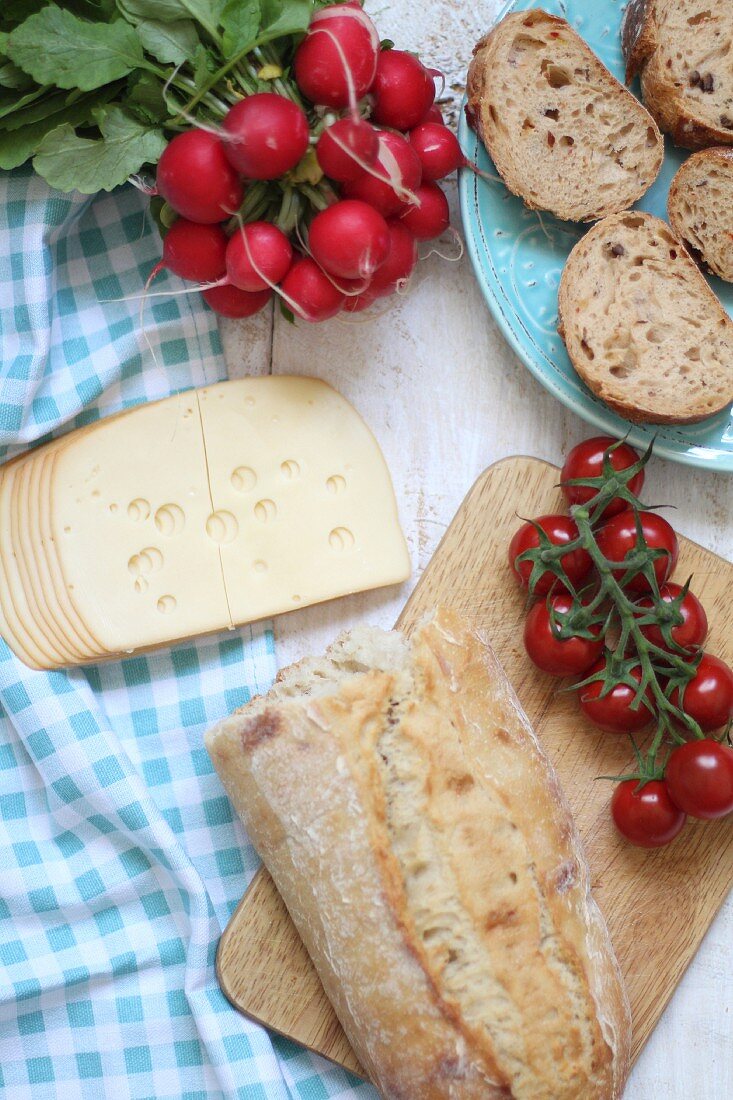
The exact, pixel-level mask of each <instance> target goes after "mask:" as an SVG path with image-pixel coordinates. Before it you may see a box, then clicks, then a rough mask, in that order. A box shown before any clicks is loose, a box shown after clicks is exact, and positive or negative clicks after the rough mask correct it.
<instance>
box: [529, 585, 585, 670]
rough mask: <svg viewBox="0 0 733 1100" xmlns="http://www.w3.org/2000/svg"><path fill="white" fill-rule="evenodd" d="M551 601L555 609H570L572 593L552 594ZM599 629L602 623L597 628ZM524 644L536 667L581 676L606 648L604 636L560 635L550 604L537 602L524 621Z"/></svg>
mask: <svg viewBox="0 0 733 1100" xmlns="http://www.w3.org/2000/svg"><path fill="white" fill-rule="evenodd" d="M550 603H551V605H552V607H553V608H554V610H555V611H569V610H570V608H571V607H572V605H573V600H572V597H571V596H569V595H568V594H567V593H565V592H561V593H558V595H556V596H552V598H551V600H550ZM594 632H595V633H596V634H598V633H600V626H599V627H598V628H597V629H595V628H594ZM524 646H525V649H526V650H527V653H528V654H529V658H530V660H531V661H533V662H534V663H535V664H536V665H537V668H541V669H542V671H543V672H549V674H550V675H551V676H580V674H581V673H583V672H585V671H586V669H589V668H590V666H591V665H592V664H593V663H594V661H597V660H598V658H599V657H600V655H601V652H602V650H603V639H602V638H599V639H598V641H592V640H591V639H590V638H578V637H572V638H567V639H560V638H558V637H557V636H556V634H555V632H554V631H553V629H552V621H551V619H550V612H549V610H548V608H547V604H546V603H545V602H544V601H540V602H539V603H536V604H535V605H534V607H533V608H532V609H531V611H530V613H529V615H528V616H527V622H526V623H525V625H524Z"/></svg>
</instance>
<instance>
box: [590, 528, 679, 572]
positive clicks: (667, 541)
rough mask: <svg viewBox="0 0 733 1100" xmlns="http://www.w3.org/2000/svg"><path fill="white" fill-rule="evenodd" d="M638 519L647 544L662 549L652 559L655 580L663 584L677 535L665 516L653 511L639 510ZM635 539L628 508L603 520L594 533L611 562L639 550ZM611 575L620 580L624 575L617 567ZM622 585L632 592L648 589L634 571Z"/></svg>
mask: <svg viewBox="0 0 733 1100" xmlns="http://www.w3.org/2000/svg"><path fill="white" fill-rule="evenodd" d="M639 519H640V520H641V529H642V532H643V535H644V540H645V541H646V544H647V546H648V547H650V549H652V550H664V551H665V553H664V554H662V555H660V556H659V557H658V558H657V559H656V560H655V562H654V572H655V574H656V577H657V583H658V584H660V585H661V584H664V582H665V581H666V580H667V577H669V575H670V573H671V572H672V570H673V569H674V567H675V565H676V564H677V556H678V554H679V543H678V542H677V536H676V535H675V533H674V531H673V529H672V527H671V526H670V524H669V523H667V521H666V519H664V518H663V517H662V516H658V515H657V513H656V512H640V513H639ZM637 540H638V534H637V530H636V520H635V519H634V513H633V512H632V511H631V509H630V508H627V509H626V511H624V512H619V514H618V515H616V516H613V517H612V518H611V519H609V520H608V522H607V523H604V524H603V526H602V527H601V528H600V529H599V531H598V534H597V536H596V541H597V543H598V546H599V547H600V550H601V553H602V554H603V555H604V556H605V557H606V558H608V560H609V561H612V562H623V561H624V559H625V557H626V555H627V554H628V553H630V552H633V551H635V550H637V549H639V548H640V547H639V544H638V542H637ZM614 575H615V577H616V579H617V580H621V579H622V577H623V576H624V571H623V569H619V570H617V571H616V572H615V574H614ZM626 587H627V588H629V589H630V590H631V591H632V592H648V591H649V582H648V580H647V579H646V577H645V576H644V574H643V573H638V574H637V575H636V576H635V577H632V578H631V579H630V580H629V582H628V584H627V585H626Z"/></svg>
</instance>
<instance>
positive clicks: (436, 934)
mask: <svg viewBox="0 0 733 1100" xmlns="http://www.w3.org/2000/svg"><path fill="white" fill-rule="evenodd" d="M278 679H279V682H278V683H277V684H276V686H275V687H274V688H273V690H272V691H271V692H270V693H269V694H268V695H267V696H265V697H264V698H258V699H255V700H253V701H252V702H251V703H250V704H248V705H247V706H245V707H243V708H242V709H241V711H239V712H238V713H237V714H236V715H234V716H232V717H231V718H229V719H227V720H225V721H224V722H222V723H221V724H220V725H218V726H217V727H216V728H215V729H213V730H212V731H211V732H210V733H209V734H208V736H207V740H206V744H207V747H208V750H209V752H210V754H211V758H212V760H213V762H214V765H215V767H216V769H217V771H218V773H219V775H220V776H221V779H222V781H223V783H224V785H225V787H226V789H227V791H228V792H229V795H230V797H231V798H232V800H233V802H234V805H235V807H236V809H237V811H238V812H239V814H240V816H241V817H242V820H243V821H244V824H245V826H246V828H247V830H248V832H249V835H250V837H251V838H252V840H253V842H254V844H255V846H256V847H257V850H258V851H259V853H260V855H261V856H262V858H263V860H264V862H265V864H266V865H267V867H268V869H269V871H270V873H271V874H272V876H273V878H274V880H275V883H276V885H277V887H278V889H279V890H280V893H281V894H282V896H283V899H284V901H285V903H286V905H287V907H288V910H289V912H290V915H291V916H292V918H293V920H294V922H295V925H296V927H297V928H298V931H299V932H300V935H301V936H302V938H303V941H304V943H305V945H306V947H307V949H308V951H309V953H310V955H311V958H312V959H313V962H314V963H315V965H316V968H317V969H318V973H319V975H320V977H321V980H322V981H323V984H324V987H325V989H326V992H327V994H328V996H329V998H330V999H331V1001H332V1003H333V1006H334V1009H335V1010H336V1013H337V1015H338V1017H339V1019H340V1021H341V1023H342V1025H343V1027H344V1030H345V1032H346V1034H347V1036H348V1038H349V1041H350V1042H351V1044H352V1046H353V1048H354V1050H355V1051H356V1053H357V1055H358V1057H359V1060H360V1061H361V1064H362V1065H363V1066H364V1068H365V1069H366V1070H367V1072H368V1073H369V1075H370V1077H371V1078H372V1080H373V1081H374V1082H375V1084H376V1085H377V1088H378V1089H379V1090H380V1093H381V1095H382V1097H384V1098H385V1100H508V1098H510V1097H513V1098H515V1100H571V1098H572V1100H591V1098H593V1100H610V1098H613V1097H619V1096H620V1095H621V1092H622V1089H623V1084H624V1080H625V1077H626V1073H627V1068H628V1059H629V1040H630V1020H629V1011H628V1005H627V1002H626V997H625V993H624V989H623V984H622V981H621V977H620V974H619V971H618V967H617V964H616V962H615V959H614V956H613V952H612V949H611V945H610V942H609V939H608V934H607V931H606V928H605V925H604V922H603V919H602V917H601V915H600V913H599V911H598V909H597V907H596V905H595V903H594V901H593V899H592V897H591V894H590V891H589V874H588V868H587V866H586V863H585V859H584V857H583V853H582V850H581V846H580V843H579V839H578V836H577V833H576V830H575V827H574V824H573V821H572V818H571V816H570V812H569V810H568V807H567V805H566V803H565V801H564V798H563V795H562V793H561V791H560V789H559V786H558V782H557V778H556V776H555V773H554V771H553V769H552V767H551V765H550V764H549V762H548V760H547V758H546V757H545V756H544V754H543V752H542V750H541V749H540V747H539V745H538V743H537V741H536V739H535V737H534V734H533V733H532V730H531V728H530V727H529V725H528V723H527V720H526V718H525V717H524V715H523V714H522V712H521V710H520V709H519V705H518V703H517V700H516V698H515V697H514V695H513V693H512V691H511V688H510V687H509V685H508V683H507V681H506V678H505V677H504V674H503V672H502V670H501V667H500V666H499V664H498V662H497V660H496V658H495V656H494V655H493V652H492V651H491V649H490V647H489V645H488V644H487V642H486V640H485V638H484V637H483V636H482V635H480V634H479V633H477V632H474V631H473V630H471V629H469V628H468V626H467V625H466V624H465V623H464V622H462V621H461V620H460V619H459V618H458V617H457V616H455V615H454V614H453V613H449V612H447V611H438V612H436V614H435V616H434V617H432V618H431V620H430V621H426V622H425V623H423V624H422V625H421V626H419V627H418V629H417V632H416V633H415V635H414V636H413V638H412V641H411V642H408V640H407V639H406V638H405V637H404V636H403V635H401V634H399V633H384V632H382V631H379V630H371V629H369V628H359V629H357V630H354V631H353V632H352V633H351V634H350V635H349V634H346V635H344V636H343V637H342V638H341V639H339V641H338V642H337V643H336V644H335V645H333V646H332V647H331V648H330V650H329V651H328V653H327V655H326V657H325V658H323V659H320V660H309V661H304V662H301V663H300V664H299V665H295V666H294V667H293V668H290V669H287V670H286V671H285V672H284V673H281V674H280V677H279V678H278Z"/></svg>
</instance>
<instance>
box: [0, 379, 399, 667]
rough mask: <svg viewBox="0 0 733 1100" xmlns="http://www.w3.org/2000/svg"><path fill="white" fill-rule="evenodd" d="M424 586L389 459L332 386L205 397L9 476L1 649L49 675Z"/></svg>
mask: <svg viewBox="0 0 733 1100" xmlns="http://www.w3.org/2000/svg"><path fill="white" fill-rule="evenodd" d="M409 571H410V563H409V558H408V554H407V548H406V545H405V541H404V537H403V535H402V532H401V530H400V527H399V522H398V518H397V509H396V503H395V498H394V492H393V489H392V484H391V481H390V477H389V472H388V470H387V468H386V465H385V463H384V459H383V457H382V454H381V452H380V450H379V447H378V445H377V443H376V441H375V440H374V438H373V436H372V435H371V433H370V432H369V430H368V428H367V427H366V425H365V424H364V423H363V421H362V420H361V418H360V417H359V416H358V415H357V413H356V412H355V411H354V409H353V408H352V407H351V406H350V405H349V404H348V402H346V401H345V400H344V398H342V397H341V396H340V395H339V394H338V393H336V392H335V391H334V390H332V389H331V388H330V387H329V386H327V385H325V383H322V382H318V381H316V380H314V379H309V378H272V377H269V378H254V379H243V380H241V381H237V382H227V383H221V384H219V385H216V386H211V387H208V388H206V389H203V390H200V391H189V392H187V393H183V394H179V395H177V396H175V397H172V398H168V399H166V400H164V401H160V402H157V403H155V404H152V405H143V406H139V407H137V408H135V409H132V410H127V411H126V412H124V413H121V414H118V415H117V416H114V417H110V418H107V419H105V420H102V421H99V422H98V423H96V424H93V425H90V426H88V427H86V428H83V429H81V430H80V431H77V432H72V433H70V434H69V435H67V436H64V437H62V438H60V439H58V440H55V441H54V442H53V443H50V444H48V445H46V446H45V447H43V448H39V449H38V450H37V451H34V452H32V453H29V454H28V455H25V456H23V458H22V459H20V460H17V461H14V462H12V463H9V464H8V465H7V466H5V467H4V468H2V470H0V632H2V634H3V636H4V637H5V638H6V640H7V641H8V643H9V644H10V646H11V647H12V648H13V649H14V651H15V652H16V653H17V654H18V656H19V657H20V658H21V659H22V660H24V661H25V662H26V664H29V665H30V666H31V667H34V668H58V667H65V666H68V665H71V664H80V663H84V662H88V661H93V660H99V659H103V658H106V657H110V656H114V655H119V654H123V653H128V652H132V651H133V650H137V649H144V648H149V647H151V646H155V645H159V644H163V643H166V642H173V641H177V640H180V639H183V638H188V637H192V636H195V635H197V634H202V633H207V632H210V631H214V630H222V629H226V628H231V627H232V626H234V625H235V624H238V623H244V622H250V621H252V620H254V619H258V618H262V617H265V616H269V615H273V614H277V613H279V612H281V611H288V610H291V609H293V608H296V607H301V606H304V605H305V604H309V603H315V602H318V601H320V600H326V599H330V598H333V597H335V596H341V595H344V594H346V593H349V592H355V591H360V590H363V589H366V588H374V587H379V586H381V585H386V584H392V583H396V582H399V581H402V580H404V579H405V578H406V577H407V576H408V575H409Z"/></svg>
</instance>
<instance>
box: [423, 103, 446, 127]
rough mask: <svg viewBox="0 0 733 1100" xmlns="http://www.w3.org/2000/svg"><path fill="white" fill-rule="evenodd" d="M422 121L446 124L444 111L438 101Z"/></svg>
mask: <svg viewBox="0 0 733 1100" xmlns="http://www.w3.org/2000/svg"><path fill="white" fill-rule="evenodd" d="M422 122H437V124H438V126H445V119H444V118H443V112H442V111H441V109H440V107H439V106H438V104H437V103H434V104H433V105H432V107H431V108H430V110H429V111H428V113H427V114H426V115H425V118H424V119H422Z"/></svg>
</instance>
